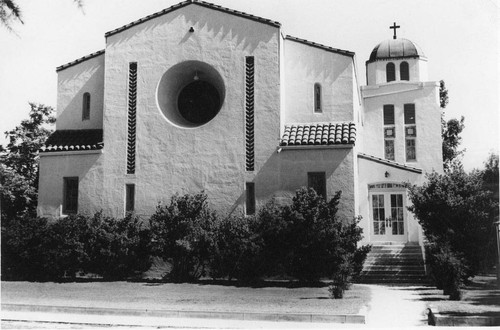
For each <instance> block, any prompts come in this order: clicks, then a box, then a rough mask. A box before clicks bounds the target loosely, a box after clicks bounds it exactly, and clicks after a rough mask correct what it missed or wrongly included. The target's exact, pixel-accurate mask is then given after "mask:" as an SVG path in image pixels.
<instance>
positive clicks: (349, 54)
mask: <svg viewBox="0 0 500 330" xmlns="http://www.w3.org/2000/svg"><path fill="white" fill-rule="evenodd" d="M285 39H286V40H291V41H295V42H299V43H302V44H306V45H309V46H312V47H316V48H319V49H323V50H326V51H329V52H333V53H337V54H342V55H346V56H350V57H353V56H354V55H355V53H354V52H350V51H348V50H343V49H338V48H333V47H330V46H325V45H322V44H318V43H316V42H313V41H309V40H306V39H300V38H297V37H292V36H291V35H287V36H286V37H285Z"/></svg>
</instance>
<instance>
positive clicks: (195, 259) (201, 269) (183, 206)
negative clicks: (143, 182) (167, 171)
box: [149, 192, 217, 282]
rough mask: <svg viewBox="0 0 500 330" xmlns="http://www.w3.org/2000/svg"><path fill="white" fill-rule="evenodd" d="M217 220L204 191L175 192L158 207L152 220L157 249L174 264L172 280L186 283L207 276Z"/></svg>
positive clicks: (171, 272) (170, 274) (160, 255)
mask: <svg viewBox="0 0 500 330" xmlns="http://www.w3.org/2000/svg"><path fill="white" fill-rule="evenodd" d="M216 221H217V216H216V214H215V213H214V212H213V211H211V210H210V208H209V207H208V204H207V195H206V194H205V193H203V192H201V193H198V194H196V195H189V194H186V195H184V196H178V195H174V196H172V198H171V200H170V203H169V204H168V205H165V206H163V205H158V206H157V208H156V212H155V213H154V214H153V215H152V216H151V218H150V220H149V223H150V228H151V233H152V237H153V240H154V246H153V249H154V250H153V251H154V253H155V254H156V255H158V256H159V257H162V258H163V259H165V260H167V261H169V262H170V263H171V264H172V270H171V271H170V273H169V274H168V276H167V277H168V279H169V280H171V281H174V282H186V281H192V280H195V279H198V278H199V277H200V276H202V275H205V270H206V265H207V262H208V260H209V258H210V251H211V249H212V246H213V244H214V235H215V226H216Z"/></svg>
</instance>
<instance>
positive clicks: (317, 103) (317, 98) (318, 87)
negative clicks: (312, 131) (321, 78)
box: [314, 83, 323, 113]
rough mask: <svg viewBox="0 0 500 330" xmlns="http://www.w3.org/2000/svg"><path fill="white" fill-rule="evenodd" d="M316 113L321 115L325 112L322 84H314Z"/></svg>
mask: <svg viewBox="0 0 500 330" xmlns="http://www.w3.org/2000/svg"><path fill="white" fill-rule="evenodd" d="M314 112H316V113H321V112H323V110H322V108H321V84H320V83H315V84H314Z"/></svg>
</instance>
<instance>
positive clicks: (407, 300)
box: [2, 284, 427, 329]
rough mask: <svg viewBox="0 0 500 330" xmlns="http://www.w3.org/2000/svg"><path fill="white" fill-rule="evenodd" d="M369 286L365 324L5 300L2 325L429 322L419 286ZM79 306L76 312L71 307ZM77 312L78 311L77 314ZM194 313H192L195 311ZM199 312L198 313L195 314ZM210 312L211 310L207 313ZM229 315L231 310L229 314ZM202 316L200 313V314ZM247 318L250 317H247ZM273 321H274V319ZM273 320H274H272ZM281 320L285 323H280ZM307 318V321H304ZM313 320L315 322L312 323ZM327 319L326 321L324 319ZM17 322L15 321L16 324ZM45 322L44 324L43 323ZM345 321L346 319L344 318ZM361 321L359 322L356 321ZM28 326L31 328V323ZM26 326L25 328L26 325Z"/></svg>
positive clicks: (309, 325)
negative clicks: (171, 314)
mask: <svg viewBox="0 0 500 330" xmlns="http://www.w3.org/2000/svg"><path fill="white" fill-rule="evenodd" d="M357 285H363V286H366V287H368V288H369V290H370V291H371V301H370V303H369V304H368V306H365V307H364V308H363V309H362V310H361V311H360V314H362V315H359V317H363V316H365V324H364V325H363V324H352V323H351V322H348V323H347V324H346V323H335V324H332V323H329V322H328V321H327V323H316V322H314V321H313V320H312V319H311V320H309V322H305V323H304V322H296V321H299V320H298V319H294V318H293V317H292V316H293V315H291V314H290V315H285V314H284V315H285V316H286V317H284V318H281V319H279V320H278V319H276V320H274V319H271V318H265V319H264V320H262V319H261V320H258V319H255V318H254V319H253V320H248V321H241V320H236V319H232V318H233V317H230V318H228V316H227V315H222V314H223V313H219V314H221V315H202V316H201V317H203V318H197V316H195V315H190V314H189V313H186V315H185V316H180V315H179V316H180V317H179V316H178V317H168V316H167V315H161V316H162V317H158V316H160V315H156V314H158V313H156V314H155V313H152V312H153V311H147V312H143V313H142V314H141V313H131V312H130V311H128V310H127V309H120V308H117V309H116V310H115V311H114V312H113V313H110V312H109V310H104V309H103V311H90V310H86V307H83V306H78V307H76V306H75V307H66V308H56V307H51V306H38V307H37V306H36V305H32V306H29V305H26V306H25V307H23V308H21V305H18V306H19V307H15V306H16V305H12V306H9V304H5V302H3V301H2V303H3V306H2V307H3V308H2V309H3V310H2V325H3V326H4V327H5V326H7V328H17V327H18V326H19V324H18V323H16V322H17V321H24V322H35V323H36V322H38V324H36V325H35V328H36V327H37V326H41V325H42V324H43V322H48V323H47V326H48V327H49V328H50V324H51V323H52V324H55V323H60V324H66V325H69V324H73V325H74V326H75V328H78V326H77V324H80V325H82V326H83V327H85V326H88V325H94V326H97V327H100V326H106V325H108V326H109V325H120V326H124V325H128V326H132V325H133V326H140V327H175V328H176V327H187V328H241V329H245V328H247V329H248V328H317V329H325V328H331V327H332V326H334V327H335V328H358V327H368V328H389V327H397V328H408V327H414V326H424V325H427V316H426V314H425V312H426V307H427V306H426V304H425V302H423V301H421V300H420V299H421V297H420V296H419V293H418V292H419V291H418V289H419V288H421V287H418V286H384V285H375V284H357ZM72 308H73V309H75V311H72V310H71V309H72ZM75 312H76V314H74V313H75ZM191 314H192V313H191ZM195 314H196V313H195ZM205 314H207V313H205ZM226 314H227V313H226ZM198 317H200V316H198ZM244 319H245V320H246V317H245V318H244ZM271 320H273V321H274V322H273V321H271ZM269 321H271V322H269ZM276 321H281V322H276ZM300 321H304V320H300ZM311 321H312V322H311ZM322 321H323V322H325V321H326V320H322ZM12 322H14V323H12ZM40 322H42V323H40ZM344 322H345V321H344ZM349 323H351V324H349ZM356 323H357V322H356ZM25 325H27V327H26V328H30V325H28V324H25ZM22 328H25V327H22Z"/></svg>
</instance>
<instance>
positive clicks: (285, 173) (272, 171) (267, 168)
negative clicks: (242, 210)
mask: <svg viewBox="0 0 500 330" xmlns="http://www.w3.org/2000/svg"><path fill="white" fill-rule="evenodd" d="M354 157H355V154H354V152H353V149H352V148H325V149H322V148H318V147H313V148H288V149H286V148H285V149H282V150H281V152H279V153H277V152H275V153H274V154H273V155H272V156H271V157H270V158H269V159H268V160H267V162H266V164H265V165H264V167H262V169H261V170H260V171H259V172H258V173H257V176H256V179H255V188H256V197H257V202H258V205H263V204H264V203H265V202H267V201H268V200H269V199H270V198H273V197H278V198H279V199H280V200H281V201H283V202H290V201H291V198H292V197H293V196H294V195H295V191H296V190H297V189H299V188H301V187H307V184H308V182H307V180H308V176H307V173H308V172H325V176H326V190H327V198H328V199H330V198H332V197H333V195H334V194H335V192H337V191H339V190H340V191H342V199H341V202H340V206H339V215H340V216H342V217H344V218H352V217H354V216H356V215H357V214H356V212H357V210H356V209H355V199H356V196H355V181H354V162H355V159H354Z"/></svg>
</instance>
